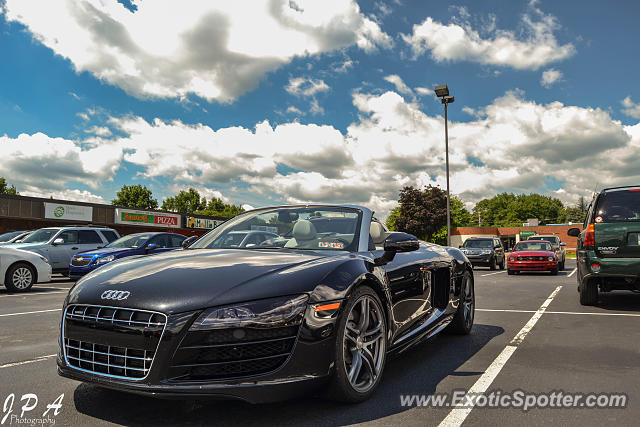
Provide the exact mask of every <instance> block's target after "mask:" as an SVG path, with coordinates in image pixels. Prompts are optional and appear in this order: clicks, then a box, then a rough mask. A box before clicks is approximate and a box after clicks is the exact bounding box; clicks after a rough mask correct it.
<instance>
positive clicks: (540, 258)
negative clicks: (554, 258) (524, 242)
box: [517, 256, 547, 261]
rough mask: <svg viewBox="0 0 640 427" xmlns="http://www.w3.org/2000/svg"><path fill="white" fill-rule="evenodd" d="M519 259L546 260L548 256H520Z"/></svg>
mask: <svg viewBox="0 0 640 427" xmlns="http://www.w3.org/2000/svg"><path fill="white" fill-rule="evenodd" d="M517 260H518V261H546V260H547V257H544V256H519V257H518V258H517Z"/></svg>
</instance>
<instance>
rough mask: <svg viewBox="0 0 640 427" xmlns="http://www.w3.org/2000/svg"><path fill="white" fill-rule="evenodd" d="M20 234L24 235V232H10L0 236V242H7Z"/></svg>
mask: <svg viewBox="0 0 640 427" xmlns="http://www.w3.org/2000/svg"><path fill="white" fill-rule="evenodd" d="M22 233H24V231H10V232H9V233H4V234H0V242H8V241H9V240H11V239H13V238H14V237H16V236H19V235H21V234H22Z"/></svg>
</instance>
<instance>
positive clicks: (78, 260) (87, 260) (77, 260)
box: [71, 257, 93, 267]
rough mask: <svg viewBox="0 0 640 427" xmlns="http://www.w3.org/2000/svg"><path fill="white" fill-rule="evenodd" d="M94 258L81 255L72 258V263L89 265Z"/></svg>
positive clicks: (78, 265) (76, 265)
mask: <svg viewBox="0 0 640 427" xmlns="http://www.w3.org/2000/svg"><path fill="white" fill-rule="evenodd" d="M92 260H93V258H91V257H80V258H75V257H74V258H72V259H71V265H73V266H75V267H83V266H85V265H89V264H91V261H92Z"/></svg>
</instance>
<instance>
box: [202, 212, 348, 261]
mask: <svg viewBox="0 0 640 427" xmlns="http://www.w3.org/2000/svg"><path fill="white" fill-rule="evenodd" d="M360 221H361V213H360V211H357V210H355V209H349V208H342V207H324V206H318V207H291V208H275V209H268V210H267V209H263V210H258V211H255V212H247V213H245V214H242V215H239V216H237V217H235V218H233V219H232V220H229V221H227V222H225V223H224V224H222V225H220V226H218V227H217V228H216V229H214V230H212V231H210V232H209V233H208V234H207V235H205V236H204V237H202V238H201V239H199V240H198V241H197V242H195V243H194V244H193V245H192V246H190V247H189V249H212V248H220V249H231V248H242V249H297V250H342V251H351V252H355V251H357V249H358V238H359V227H360Z"/></svg>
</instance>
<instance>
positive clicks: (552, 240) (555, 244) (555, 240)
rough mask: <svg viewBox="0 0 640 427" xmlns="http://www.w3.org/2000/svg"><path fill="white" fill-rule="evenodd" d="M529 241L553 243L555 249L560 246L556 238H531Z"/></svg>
mask: <svg viewBox="0 0 640 427" xmlns="http://www.w3.org/2000/svg"><path fill="white" fill-rule="evenodd" d="M527 240H546V241H547V242H551V244H552V245H553V247H554V248H555V247H557V246H558V241H557V238H556V237H548V236H547V237H545V236H535V237H529V239H527Z"/></svg>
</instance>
